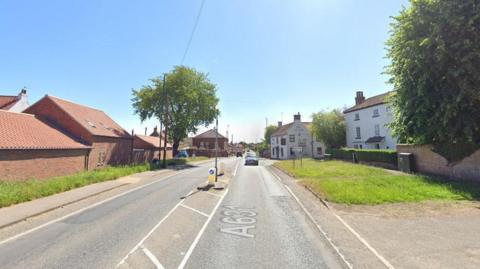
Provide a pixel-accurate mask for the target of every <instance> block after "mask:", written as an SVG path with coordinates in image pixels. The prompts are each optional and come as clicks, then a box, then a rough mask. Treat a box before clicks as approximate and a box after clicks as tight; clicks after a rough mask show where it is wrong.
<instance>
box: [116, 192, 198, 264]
mask: <svg viewBox="0 0 480 269" xmlns="http://www.w3.org/2000/svg"><path fill="white" fill-rule="evenodd" d="M192 192H193V191H190V192H189V193H188V194H187V195H186V196H188V195H190V194H191V193H192ZM183 201H185V200H181V201H180V202H178V203H177V204H176V205H175V206H174V207H173V208H172V209H170V211H169V212H168V213H167V215H165V217H163V218H162V219H161V220H160V221H159V222H158V223H157V224H156V225H155V226H154V227H153V228H152V229H151V230H150V231H149V232H148V233H147V235H146V236H145V237H144V238H142V240H140V242H138V244H137V245H135V247H133V248H132V250H130V252H128V254H127V255H126V256H125V257H124V258H123V259H122V260H121V261H120V262H119V263H118V264H117V266H116V267H115V268H118V267H119V266H120V265H122V264H124V263H125V261H126V260H127V259H128V258H129V257H130V255H132V254H133V253H134V252H135V251H136V250H137V249H138V248H140V246H142V245H143V243H145V241H146V240H147V239H148V238H149V237H150V236H151V235H152V234H153V233H154V232H155V230H157V229H158V227H160V225H161V224H162V223H163V222H164V221H165V220H167V218H168V217H170V215H171V214H172V213H173V212H175V210H176V209H177V208H178V207H179V206H180V205H181V204H182V203H183Z"/></svg>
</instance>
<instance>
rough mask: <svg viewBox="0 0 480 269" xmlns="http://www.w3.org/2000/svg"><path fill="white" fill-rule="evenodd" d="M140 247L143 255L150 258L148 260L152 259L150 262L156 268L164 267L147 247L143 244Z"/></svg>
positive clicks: (162, 268)
mask: <svg viewBox="0 0 480 269" xmlns="http://www.w3.org/2000/svg"><path fill="white" fill-rule="evenodd" d="M140 248H141V249H142V251H143V253H145V255H146V256H147V257H148V258H149V259H150V261H152V263H153V264H154V265H155V266H156V267H157V269H165V267H163V265H162V264H161V263H160V262H159V261H158V259H157V257H155V255H153V253H152V252H150V250H148V248H146V247H144V246H141V247H140Z"/></svg>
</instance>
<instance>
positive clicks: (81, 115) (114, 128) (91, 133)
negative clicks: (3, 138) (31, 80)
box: [24, 95, 133, 170]
mask: <svg viewBox="0 0 480 269" xmlns="http://www.w3.org/2000/svg"><path fill="white" fill-rule="evenodd" d="M24 112H25V113H28V114H34V115H36V117H38V118H39V119H40V120H42V121H44V122H46V123H48V124H50V125H53V126H55V127H57V128H59V129H60V130H62V131H63V132H65V133H69V134H70V135H72V136H73V137H74V138H75V139H76V140H78V141H80V142H82V143H83V144H85V145H88V146H90V147H91V151H90V155H89V157H88V169H89V170H92V169H95V168H100V167H104V166H107V165H125V164H129V163H131V161H132V152H133V151H132V149H133V137H132V136H131V135H130V134H129V133H128V132H127V131H125V130H124V129H123V128H122V127H121V126H120V125H118V124H117V123H116V122H115V121H113V120H112V119H111V118H110V117H109V116H108V115H107V114H105V113H104V112H103V111H101V110H98V109H94V108H90V107H86V106H83V105H79V104H75V103H72V102H70V101H66V100H63V99H60V98H57V97H53V96H48V95H46V96H45V97H43V98H42V99H40V100H39V101H38V102H36V103H35V104H33V105H32V106H30V107H29V108H27V109H26V110H25V111H24Z"/></svg>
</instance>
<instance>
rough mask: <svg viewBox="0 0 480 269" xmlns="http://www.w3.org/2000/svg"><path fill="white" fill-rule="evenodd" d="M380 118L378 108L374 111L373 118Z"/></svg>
mask: <svg viewBox="0 0 480 269" xmlns="http://www.w3.org/2000/svg"><path fill="white" fill-rule="evenodd" d="M378 116H380V113H378V108H375V109H374V110H373V117H374V118H375V117H378Z"/></svg>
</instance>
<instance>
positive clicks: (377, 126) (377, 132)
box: [375, 124, 380, 136]
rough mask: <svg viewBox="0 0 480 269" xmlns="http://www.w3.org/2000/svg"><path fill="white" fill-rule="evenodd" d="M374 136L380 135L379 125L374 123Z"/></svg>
mask: <svg viewBox="0 0 480 269" xmlns="http://www.w3.org/2000/svg"><path fill="white" fill-rule="evenodd" d="M375 136H380V125H378V124H375Z"/></svg>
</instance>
